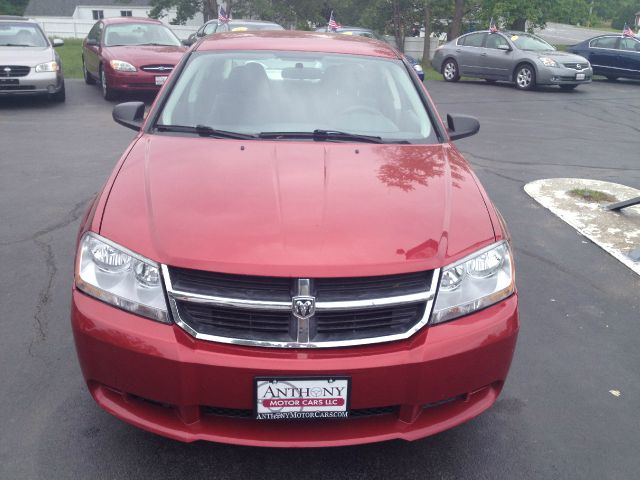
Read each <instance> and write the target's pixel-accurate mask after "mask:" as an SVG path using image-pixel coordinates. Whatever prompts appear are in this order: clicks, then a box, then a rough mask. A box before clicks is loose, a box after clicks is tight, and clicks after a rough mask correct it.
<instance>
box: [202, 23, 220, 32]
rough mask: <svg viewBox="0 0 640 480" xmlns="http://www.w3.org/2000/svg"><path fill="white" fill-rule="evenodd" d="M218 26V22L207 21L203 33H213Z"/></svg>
mask: <svg viewBox="0 0 640 480" xmlns="http://www.w3.org/2000/svg"><path fill="white" fill-rule="evenodd" d="M217 26H218V24H217V23H215V22H213V23H207V24H206V25H205V26H204V28H203V32H204V33H203V35H211V34H212V33H213V32H215V31H216V27H217Z"/></svg>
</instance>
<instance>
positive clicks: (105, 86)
mask: <svg viewBox="0 0 640 480" xmlns="http://www.w3.org/2000/svg"><path fill="white" fill-rule="evenodd" d="M100 88H101V89H102V98H104V99H105V100H107V101H111V100H115V99H116V93H115V92H114V91H113V89H112V88H111V87H109V83H108V82H107V76H106V75H105V74H104V68H102V66H100Z"/></svg>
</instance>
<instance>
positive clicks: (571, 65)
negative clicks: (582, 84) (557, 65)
mask: <svg viewBox="0 0 640 480" xmlns="http://www.w3.org/2000/svg"><path fill="white" fill-rule="evenodd" d="M563 65H564V66H565V67H567V68H571V69H573V70H584V69H586V68H589V64H588V63H564V64H563Z"/></svg>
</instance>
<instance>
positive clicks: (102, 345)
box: [71, 290, 518, 447]
mask: <svg viewBox="0 0 640 480" xmlns="http://www.w3.org/2000/svg"><path fill="white" fill-rule="evenodd" d="M71 321H72V326H73V332H74V336H75V341H76V348H77V351H78V357H79V360H80V365H81V367H82V371H83V374H84V377H85V379H86V381H87V384H88V386H89V390H90V392H91V394H92V396H93V398H94V399H95V400H96V402H97V403H98V404H99V405H100V406H101V407H103V408H104V409H105V410H107V411H108V412H110V413H112V414H113V415H115V416H117V417H119V418H121V419H122V420H125V421H127V422H129V423H131V424H133V425H136V426H138V427H140V428H143V429H145V430H149V431H151V432H154V433H157V434H160V435H163V436H166V437H170V438H173V439H177V440H181V441H186V442H191V441H195V440H209V441H215V442H222V443H232V444H241V445H253V446H270V447H320V446H338V445H354V444H361V443H370V442H379V441H384V440H391V439H404V440H416V439H419V438H422V437H426V436H429V435H432V434H435V433H438V432H440V431H443V430H446V429H449V428H452V427H454V426H456V425H459V424H460V423H463V422H465V421H467V420H469V419H471V418H473V417H475V416H476V415H478V414H480V413H481V412H483V411H484V410H486V409H487V408H489V407H490V406H491V405H492V404H493V403H494V402H495V400H496V398H497V396H498V394H499V393H500V391H501V389H502V386H503V384H504V381H505V380H506V376H507V372H508V370H509V366H510V364H511V359H512V356H513V352H514V349H515V343H516V337H517V333H518V312H517V296H516V295H513V296H511V297H510V298H508V299H507V300H505V301H503V302H501V303H499V304H497V305H494V306H492V307H490V308H487V309H485V310H483V311H480V312H477V313H475V314H473V315H470V316H468V317H465V318H461V319H458V320H455V321H453V322H450V323H447V324H443V325H438V326H435V327H431V328H425V329H423V330H422V331H420V332H418V333H417V334H416V335H414V336H413V337H411V338H410V339H408V340H404V341H400V342H393V343H387V344H378V345H371V346H362V347H350V348H336V349H322V350H314V351H310V350H304V351H302V350H283V349H267V348H255V347H241V346H234V345H223V344H218V343H213V342H205V341H200V340H195V339H194V338H192V337H190V336H189V335H188V334H187V333H185V332H184V331H183V330H181V329H180V328H178V327H177V326H175V325H163V324H160V323H156V322H153V321H151V320H146V319H144V318H140V317H137V316H135V315H132V314H129V313H127V312H124V311H121V310H118V309H115V308H113V307H111V306H109V305H106V304H104V303H101V302H99V301H97V300H94V299H92V298H90V297H88V296H86V295H84V294H83V293H81V292H79V291H77V290H74V292H73V300H72V313H71ZM338 375H340V376H349V377H351V382H352V383H351V409H352V410H353V411H356V410H357V411H359V412H365V413H366V412H368V411H369V410H368V409H374V410H371V412H374V413H380V412H382V413H384V414H380V415H370V416H367V415H362V416H360V417H356V418H349V419H346V420H330V421H319V420H307V421H279V422H274V423H272V422H265V421H258V420H254V419H253V418H251V417H250V412H251V410H252V409H253V404H254V389H253V388H254V378H255V377H260V376H296V377H301V376H338ZM380 409H382V410H380ZM247 412H249V415H247Z"/></svg>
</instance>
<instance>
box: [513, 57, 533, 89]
mask: <svg viewBox="0 0 640 480" xmlns="http://www.w3.org/2000/svg"><path fill="white" fill-rule="evenodd" d="M515 80H516V88H518V89H520V90H532V89H533V88H535V86H536V71H535V70H534V69H533V67H532V66H531V65H529V64H528V63H524V64H522V65H520V66H518V68H517V69H516V75H515Z"/></svg>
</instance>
